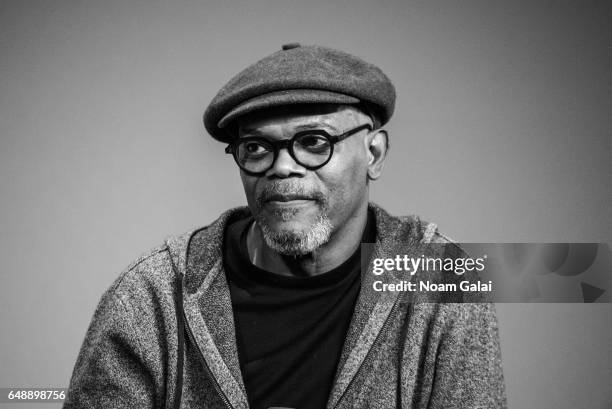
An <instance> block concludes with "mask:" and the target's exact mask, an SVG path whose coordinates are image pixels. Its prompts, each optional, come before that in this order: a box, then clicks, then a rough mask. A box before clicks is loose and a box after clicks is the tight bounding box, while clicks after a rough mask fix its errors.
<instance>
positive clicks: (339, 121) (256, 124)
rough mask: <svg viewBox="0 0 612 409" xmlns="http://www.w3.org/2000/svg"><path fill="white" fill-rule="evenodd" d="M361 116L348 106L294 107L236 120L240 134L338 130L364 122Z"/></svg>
mask: <svg viewBox="0 0 612 409" xmlns="http://www.w3.org/2000/svg"><path fill="white" fill-rule="evenodd" d="M364 117H365V118H366V119H367V117H366V116H365V114H364V113H363V112H362V111H360V110H359V109H357V108H356V107H353V106H350V105H323V104H319V105H295V106H286V107H281V108H274V109H269V110H265V111H258V112H254V113H252V114H250V115H245V116H243V117H241V118H239V119H238V121H237V125H238V131H239V134H240V135H242V134H244V133H248V132H252V131H263V130H284V129H287V130H295V131H298V130H301V129H313V128H326V129H330V130H332V131H340V130H343V129H345V128H346V127H347V126H351V125H355V124H360V123H364Z"/></svg>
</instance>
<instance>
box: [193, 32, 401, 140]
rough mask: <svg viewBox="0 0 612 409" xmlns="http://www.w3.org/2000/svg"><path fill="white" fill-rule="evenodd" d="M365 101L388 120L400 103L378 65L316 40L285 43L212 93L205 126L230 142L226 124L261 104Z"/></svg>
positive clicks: (213, 134) (382, 120)
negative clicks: (305, 43)
mask: <svg viewBox="0 0 612 409" xmlns="http://www.w3.org/2000/svg"><path fill="white" fill-rule="evenodd" d="M313 103H315V104H316V103H332V104H364V105H367V106H369V107H370V108H371V109H373V110H374V111H375V114H376V116H377V119H378V121H380V124H381V125H384V124H385V123H386V122H387V121H388V120H389V118H391V115H392V114H393V109H394V107H395V88H394V86H393V84H392V83H391V81H390V80H389V78H388V77H387V76H386V75H385V74H384V73H383V72H382V70H381V69H380V68H378V67H377V66H375V65H373V64H370V63H368V62H366V61H364V60H362V59H361V58H358V57H356V56H354V55H351V54H348V53H345V52H343V51H339V50H334V49H331V48H327V47H321V46H316V45H309V46H302V45H300V44H297V43H292V44H286V45H284V46H283V47H282V50H280V51H277V52H275V53H273V54H271V55H269V56H267V57H265V58H263V59H261V60H259V61H257V62H256V63H254V64H252V65H250V66H249V67H247V68H245V69H244V70H243V71H241V72H240V73H238V74H237V75H236V76H235V77H233V78H232V79H231V80H230V81H229V82H228V83H227V84H225V86H223V88H221V89H220V90H219V92H218V93H217V95H215V97H214V98H213V99H212V101H211V102H210V104H209V105H208V107H207V108H206V111H205V112H204V126H205V127H206V130H207V131H208V132H209V133H210V134H211V135H212V137H213V138H215V139H217V140H219V141H221V142H229V141H231V139H232V136H231V134H230V133H229V132H226V128H227V126H228V125H229V124H230V123H231V122H232V121H233V120H235V119H236V118H238V117H240V116H242V115H245V114H248V113H251V112H254V111H256V110H260V109H265V108H271V107H275V106H282V105H291V104H313Z"/></svg>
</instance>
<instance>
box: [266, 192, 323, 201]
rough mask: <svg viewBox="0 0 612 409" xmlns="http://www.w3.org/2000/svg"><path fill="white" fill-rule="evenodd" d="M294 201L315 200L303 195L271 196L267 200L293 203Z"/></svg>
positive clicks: (276, 194) (277, 194)
mask: <svg viewBox="0 0 612 409" xmlns="http://www.w3.org/2000/svg"><path fill="white" fill-rule="evenodd" d="M294 200H314V199H313V198H312V197H310V196H306V195H302V194H279V193H275V194H271V195H269V196H268V197H267V198H266V200H265V201H266V202H291V201H294Z"/></svg>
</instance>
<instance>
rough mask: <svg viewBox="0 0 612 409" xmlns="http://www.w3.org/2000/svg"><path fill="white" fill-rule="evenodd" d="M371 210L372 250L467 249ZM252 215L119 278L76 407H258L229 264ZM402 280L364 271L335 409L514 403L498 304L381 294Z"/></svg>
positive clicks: (169, 246) (222, 220)
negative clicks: (228, 250) (377, 286)
mask: <svg viewBox="0 0 612 409" xmlns="http://www.w3.org/2000/svg"><path fill="white" fill-rule="evenodd" d="M370 208H371V209H372V210H374V214H375V218H376V228H377V239H376V244H375V248H374V253H373V255H372V257H376V258H393V257H395V255H396V254H408V255H412V256H414V257H419V256H422V255H424V254H425V255H431V251H432V250H431V249H428V248H427V247H424V246H423V245H424V244H426V243H447V244H449V246H445V248H446V250H445V251H446V252H447V253H448V251H449V250H448V249H449V248H450V249H451V250H450V252H451V253H455V254H454V255H455V256H457V255H460V254H462V253H461V249H460V248H459V247H458V246H456V245H453V244H452V243H451V242H450V241H449V240H448V239H447V238H446V237H444V236H443V235H441V234H439V233H438V232H437V229H436V227H435V225H433V224H427V223H423V222H422V221H420V220H419V218H418V217H415V216H410V217H399V218H397V217H393V216H390V215H389V214H387V213H386V212H385V211H384V210H383V209H381V208H380V207H378V206H376V205H375V204H370ZM248 215H249V211H248V209H247V208H238V209H232V210H229V211H227V212H225V213H224V214H222V215H221V216H220V217H219V219H217V220H216V221H215V222H213V223H212V224H211V225H209V226H207V227H204V228H201V229H197V230H194V231H192V232H189V233H186V234H184V235H181V236H177V237H171V238H169V239H167V240H166V242H165V243H164V244H163V245H162V246H160V247H158V248H156V249H154V250H152V251H150V252H149V253H147V254H145V255H144V256H142V257H140V258H139V259H138V260H137V261H135V262H134V263H132V264H131V265H130V266H129V267H128V268H127V269H126V270H125V271H124V272H123V273H122V274H121V275H120V276H119V277H118V278H117V280H116V281H115V282H114V283H113V284H112V285H111V287H110V288H109V289H108V290H107V291H106V292H105V293H104V294H103V295H102V297H101V299H100V302H99V304H98V307H97V308H96V311H95V313H94V316H93V318H92V321H91V324H90V326H89V328H88V330H87V334H86V336H85V340H84V342H83V345H82V347H81V350H80V353H79V356H78V358H77V362H76V365H75V368H74V371H73V374H72V378H71V381H70V387H69V390H68V393H67V397H66V401H65V403H64V408H131V409H135V408H163V407H165V408H178V407H181V408H247V407H248V402H247V396H246V392H245V387H244V383H243V380H242V376H241V372H240V366H239V362H238V353H237V347H236V339H235V330H234V321H233V314H232V306H231V300H230V293H229V288H228V284H227V281H226V277H225V273H224V270H223V262H222V243H223V234H224V230H225V226H226V225H227V223H228V222H230V221H232V220H235V219H236V218H240V217H247V216H248ZM399 250H401V251H402V253H398V251H399ZM451 275H453V276H454V274H451ZM397 278H398V277H396V276H393V275H381V276H375V275H374V274H371V272H370V271H363V272H362V280H361V281H362V283H361V290H360V294H359V297H358V300H357V304H356V306H355V311H354V313H353V317H352V320H351V324H350V327H349V329H348V333H347V337H346V341H345V344H344V346H343V350H342V353H341V356H340V360H339V363H338V367H337V370H336V378H335V381H334V385H333V387H332V390H331V393H330V396H329V400H328V403H327V407H328V408H463V409H465V408H504V407H506V397H505V390H504V381H503V374H502V367H501V354H500V348H499V336H498V328H497V319H496V315H495V308H494V305H493V304H490V303H484V302H454V303H447V302H441V300H440V299H436V296H435V295H425V296H424V297H425V298H420V299H419V296H418V295H415V294H412V293H409V292H395V291H394V292H391V291H385V292H380V291H374V290H373V286H372V284H373V282H374V280H390V281H389V282H393V280H397ZM432 279H435V277H433V276H432ZM438 279H443V278H442V277H438ZM444 279H446V278H444ZM459 301H471V300H469V299H463V300H459Z"/></svg>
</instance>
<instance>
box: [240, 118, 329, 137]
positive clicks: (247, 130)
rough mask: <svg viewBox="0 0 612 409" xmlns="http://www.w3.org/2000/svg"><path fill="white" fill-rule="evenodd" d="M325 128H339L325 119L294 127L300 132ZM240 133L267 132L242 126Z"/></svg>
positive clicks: (259, 133) (264, 134)
mask: <svg viewBox="0 0 612 409" xmlns="http://www.w3.org/2000/svg"><path fill="white" fill-rule="evenodd" d="M321 128H323V129H327V130H331V131H334V132H339V131H340V130H339V129H338V128H336V127H335V126H333V125H332V124H330V123H328V122H327V121H320V122H311V123H305V124H300V125H297V126H296V127H295V129H294V131H295V133H297V132H300V131H310V130H314V129H321ZM241 131H242V132H241V133H242V135H243V136H245V135H248V136H268V134H267V133H265V132H262V131H261V130H259V129H257V128H242V129H241Z"/></svg>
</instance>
